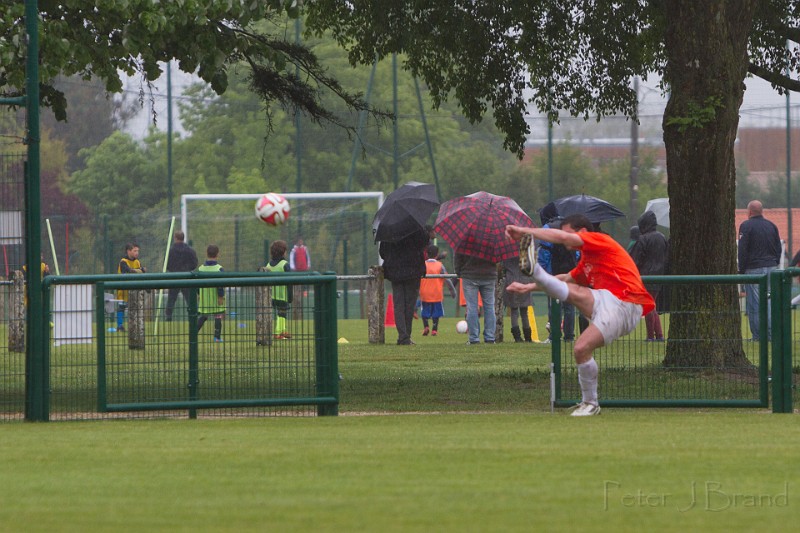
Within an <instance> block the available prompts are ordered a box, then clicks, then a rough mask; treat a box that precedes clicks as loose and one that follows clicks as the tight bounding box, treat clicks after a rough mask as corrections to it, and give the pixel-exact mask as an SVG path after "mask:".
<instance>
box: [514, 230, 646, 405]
mask: <svg viewBox="0 0 800 533" xmlns="http://www.w3.org/2000/svg"><path fill="white" fill-rule="evenodd" d="M594 227H595V225H594V224H593V223H592V222H591V221H590V220H589V219H588V218H587V217H586V216H584V215H571V216H568V217H566V218H565V219H564V221H563V222H562V224H561V229H552V228H527V227H521V226H514V225H510V226H507V227H506V236H507V237H508V238H509V239H511V240H514V241H519V247H520V269H521V270H522V272H523V273H528V274H530V275H531V276H532V277H533V279H534V283H527V284H524V283H512V284H511V285H509V286H508V289H507V290H508V291H509V292H520V293H525V292H530V291H534V290H542V291H544V292H545V293H546V294H547V295H548V296H550V297H552V298H558V299H559V300H561V301H566V302H567V303H570V304H572V305H574V306H575V307H577V308H578V310H579V311H580V312H581V313H583V315H584V316H587V317H590V321H591V323H590V324H589V327H588V328H586V330H585V331H584V332H583V333H582V334H581V336H580V337H578V339H577V340H576V341H575V344H574V345H573V353H574V356H575V363H576V364H577V367H578V382H579V383H580V387H581V403H579V404H578V406H577V407H576V408H575V410H574V411H573V412H572V416H593V415H598V414H600V405H599V401H598V397H597V376H598V370H599V369H598V366H597V362H596V361H595V360H594V357H593V352H594V350H595V349H597V348H600V347H601V346H605V345H608V344H610V343H612V342H613V341H614V340H615V339H617V338H619V337H621V336H623V335H627V334H628V333H630V332H631V331H633V330H634V329H635V328H636V326H637V325H638V324H639V320H641V318H642V316H644V315H646V314H647V313H649V312H650V311H652V310H653V309H655V305H656V304H655V302H654V301H653V298H652V297H651V296H650V293H648V292H647V289H646V288H645V287H644V283H642V278H641V276H640V275H639V270H638V269H637V268H636V265H635V264H634V262H633V259H631V257H630V255H628V253H627V252H626V251H625V249H624V248H623V247H622V246H620V245H619V244H618V243H617V242H616V241H615V240H614V239H612V238H611V237H610V236H608V235H606V234H604V233H599V232H596V231H594ZM534 239H540V240H542V241H547V242H551V243H558V244H563V245H564V246H566V248H567V249H568V250H580V252H581V259H580V262H579V263H578V265H577V266H576V267H575V268H574V269H572V270H571V271H570V272H568V273H566V274H560V275H558V276H552V275H550V274H548V273H547V272H546V271H545V270H544V269H543V268H542V267H541V265H539V264H538V263H537V262H536V252H535V247H534Z"/></svg>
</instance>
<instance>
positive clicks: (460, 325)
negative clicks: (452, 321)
mask: <svg viewBox="0 0 800 533" xmlns="http://www.w3.org/2000/svg"><path fill="white" fill-rule="evenodd" d="M467 329H469V328H468V327H467V321H466V320H459V321H458V322H456V332H457V333H466V332H467Z"/></svg>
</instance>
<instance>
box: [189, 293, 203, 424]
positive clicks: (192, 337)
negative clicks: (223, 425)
mask: <svg viewBox="0 0 800 533" xmlns="http://www.w3.org/2000/svg"><path fill="white" fill-rule="evenodd" d="M197 291H198V289H197V288H195V287H192V288H191V289H190V290H189V309H188V313H189V383H187V385H186V386H187V388H188V389H189V400H190V401H193V402H195V401H197V395H198V390H197V389H198V386H199V385H200V379H199V378H200V376H199V369H198V367H199V361H200V357H199V355H198V348H199V347H198V342H197V339H198V331H197ZM189 418H197V409H189Z"/></svg>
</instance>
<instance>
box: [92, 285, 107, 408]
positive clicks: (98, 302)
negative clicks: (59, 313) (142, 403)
mask: <svg viewBox="0 0 800 533" xmlns="http://www.w3.org/2000/svg"><path fill="white" fill-rule="evenodd" d="M105 292H106V291H105V284H104V283H103V282H102V281H101V282H99V283H97V284H96V285H95V289H94V293H95V294H94V307H95V309H94V317H95V323H96V324H97V326H96V330H97V410H98V411H99V412H101V413H105V412H106V405H108V397H107V394H108V391H107V388H106V301H105Z"/></svg>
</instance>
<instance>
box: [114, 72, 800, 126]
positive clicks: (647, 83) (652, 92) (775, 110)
mask: <svg viewBox="0 0 800 533" xmlns="http://www.w3.org/2000/svg"><path fill="white" fill-rule="evenodd" d="M197 80H198V79H197V78H195V77H193V76H190V75H188V74H184V73H182V72H180V71H179V70H178V69H177V68H175V69H173V70H172V85H173V86H172V94H173V112H174V124H173V128H174V130H175V131H176V132H177V133H183V132H182V130H181V127H180V123H179V119H178V110H177V106H176V105H175V103H174V101H175V99H177V98H180V95H181V93H182V91H183V89H184V88H185V87H186V86H188V85H190V84H191V83H194V82H196V81H197ZM658 81H659V79H658V77H656V76H652V77H651V78H648V79H645V80H641V81H640V84H639V95H640V96H639V102H640V104H639V115H640V117H641V118H642V120H643V121H646V120H650V121H651V123H652V122H653V121H657V122H658V123H659V124H660V120H661V116H662V115H663V112H664V107H665V105H666V98H665V97H663V96H662V95H661V92H660V90H659V88H658ZM745 85H746V86H747V91H745V95H744V102H743V104H742V107H741V109H740V115H741V119H740V122H739V126H740V127H744V128H766V127H771V128H785V127H786V97H785V96H781V95H779V94H778V93H777V91H775V90H774V89H773V88H772V87H771V86H770V84H769V83H767V82H766V81H764V80H762V79H760V78H748V79H747V80H745ZM153 86H154V93H153V94H154V100H155V102H154V106H155V111H156V113H157V116H158V127H159V129H162V130H166V128H167V83H166V74H165V75H162V76H161V78H159V79H158V80H156V81H155V82H154V83H153ZM126 90H127V91H130V92H132V93H133V94H134V95H136V94H138V91H139V82H138V80H136V79H129V80H127V82H126ZM364 90H365V91H366V87H365V88H364ZM790 107H791V121H792V125H793V126H794V127H800V94H797V93H794V94H792V95H791V99H790ZM537 116H540V115H539V114H538V113H536V111H535V110H531V115H530V119H529V123H530V124H531V129H532V131H531V135H530V137H531V138H541V137H546V131H547V128H546V121H545V120H544V119H537V118H536V117H537ZM566 119H567V120H569V118H568V117H566ZM151 123H152V110H151V104H150V101H149V99H146V102H145V106H144V108H143V109H142V112H141V113H139V115H138V117H137V118H136V120H134V121H133V122H132V123H131V125H130V127H129V128H128V132H129V133H131V134H132V135H134V136H135V137H139V138H140V137H144V136H145V135H146V134H147V131H148V128H149V126H150V124H151ZM556 129H557V128H556ZM645 129H646V128H645ZM644 134H645V132H644V131H643V135H644ZM554 136H555V137H556V138H558V137H559V134H558V132H555V133H554Z"/></svg>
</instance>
